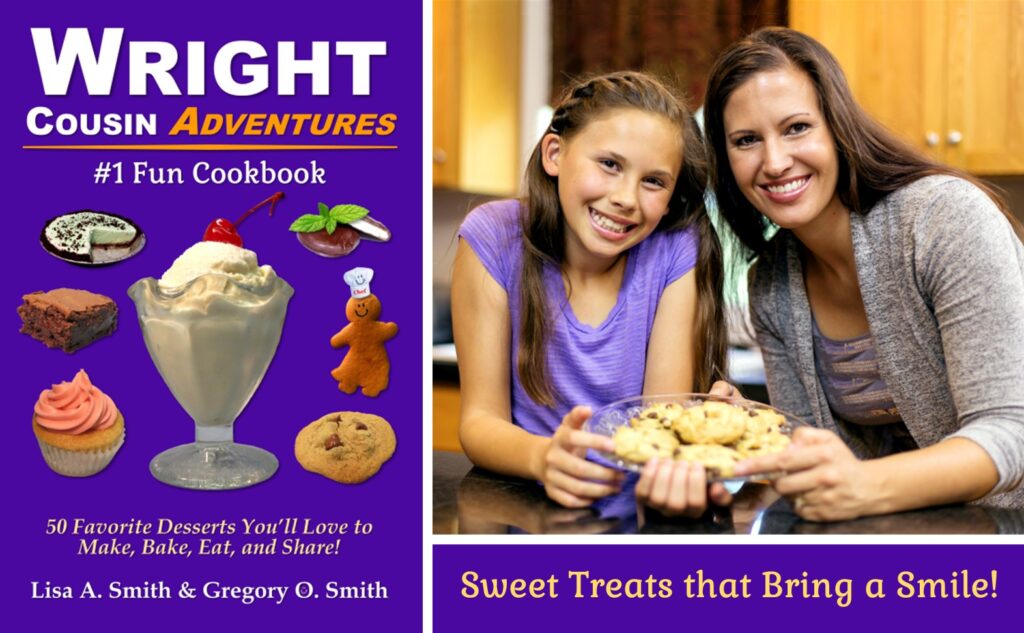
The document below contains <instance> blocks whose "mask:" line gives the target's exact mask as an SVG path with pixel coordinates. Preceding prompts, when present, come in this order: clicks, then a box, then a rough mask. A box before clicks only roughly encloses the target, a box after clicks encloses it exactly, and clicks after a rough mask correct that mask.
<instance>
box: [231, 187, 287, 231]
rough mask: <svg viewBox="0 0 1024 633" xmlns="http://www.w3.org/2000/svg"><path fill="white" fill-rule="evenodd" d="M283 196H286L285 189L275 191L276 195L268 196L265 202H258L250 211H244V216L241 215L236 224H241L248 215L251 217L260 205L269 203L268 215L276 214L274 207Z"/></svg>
mask: <svg viewBox="0 0 1024 633" xmlns="http://www.w3.org/2000/svg"><path fill="white" fill-rule="evenodd" d="M283 197H284V192H283V191H278V192H277V193H275V194H274V195H272V196H270V197H269V198H267V199H266V200H264V201H263V202H261V203H259V204H257V205H256V206H255V207H253V208H251V209H249V210H248V211H246V212H245V213H243V214H242V217H240V218H238V219H237V220H235V226H236V227H237V226H238V225H239V224H241V223H242V222H244V221H245V219H246V218H247V217H249V216H250V215H252V214H253V213H255V212H256V211H257V210H258V209H259V208H260V207H263V206H266V205H267V204H268V203H269V204H270V213H269V214H268V215H274V207H276V206H277V203H278V202H279V201H280V200H281V198H283Z"/></svg>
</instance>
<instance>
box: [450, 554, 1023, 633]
mask: <svg viewBox="0 0 1024 633" xmlns="http://www.w3.org/2000/svg"><path fill="white" fill-rule="evenodd" d="M1022 569H1024V548H1022V547H1020V546H987V545H979V546H965V545H945V546H938V545H729V546H718V545H703V546H698V545H687V546H681V545H680V546H675V545H672V546H669V545H666V546H648V545H637V546H620V545H602V546H582V545H581V546H554V545H537V546H482V545H466V546H436V547H435V548H434V585H433V591H434V630H436V631H446V632H451V631H475V630H479V628H480V623H482V622H486V623H487V630H488V631H495V632H497V631H520V630H522V627H524V626H529V625H532V626H534V627H536V628H537V630H547V629H548V628H553V626H554V625H553V624H552V623H554V622H559V623H561V624H560V625H559V626H564V625H569V624H571V626H572V627H573V628H574V629H584V630H585V629H588V628H591V627H600V628H601V629H605V630H617V629H631V628H635V627H641V628H647V627H654V626H656V627H665V628H666V629H667V630H696V628H697V627H699V628H700V629H701V630H708V629H709V628H718V627H723V628H729V629H732V628H751V627H752V628H754V629H756V630H767V631H776V630H801V629H804V628H807V627H809V626H815V627H824V628H826V629H827V630H830V631H863V630H904V629H908V628H911V627H913V628H915V629H918V630H943V631H946V630H954V629H956V628H959V627H965V626H966V627H973V626H977V625H979V624H981V623H985V622H990V623H995V622H1012V621H1014V619H1015V618H1016V610H1017V609H1016V608H1017V606H1018V605H1019V604H1020V601H1021V599H1022V598H1024V579H1022V577H1021V570H1022ZM812 623H813V624H812Z"/></svg>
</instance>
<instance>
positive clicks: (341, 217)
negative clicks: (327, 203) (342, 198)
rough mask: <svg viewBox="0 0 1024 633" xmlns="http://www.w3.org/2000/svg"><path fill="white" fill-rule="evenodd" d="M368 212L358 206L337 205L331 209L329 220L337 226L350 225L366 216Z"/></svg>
mask: <svg viewBox="0 0 1024 633" xmlns="http://www.w3.org/2000/svg"><path fill="white" fill-rule="evenodd" d="M369 213H370V210H369V209H367V208H366V207H361V206H359V205H358V204H339V205H335V206H334V207H332V208H331V218H333V219H334V220H335V221H337V222H338V224H350V223H352V222H355V221H356V220H359V219H362V218H363V217H364V216H366V215H368V214H369Z"/></svg>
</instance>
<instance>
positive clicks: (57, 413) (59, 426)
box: [35, 369, 117, 435]
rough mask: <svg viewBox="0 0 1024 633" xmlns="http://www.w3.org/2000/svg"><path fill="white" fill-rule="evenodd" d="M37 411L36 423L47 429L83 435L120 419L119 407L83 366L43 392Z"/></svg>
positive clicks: (38, 401)
mask: <svg viewBox="0 0 1024 633" xmlns="http://www.w3.org/2000/svg"><path fill="white" fill-rule="evenodd" d="M35 414H36V423H38V424H39V426H41V427H43V428H45V429H49V430H51V431H57V432H58V433H67V434H69V435H79V434H81V433H85V432H86V431H93V430H95V431H100V430H102V429H105V428H107V427H109V426H110V425H112V424H113V423H114V420H116V419H117V407H115V406H114V401H113V400H111V399H110V396H108V395H107V394H105V393H103V392H102V391H100V390H99V389H97V388H96V387H94V386H93V384H92V382H90V380H89V376H88V375H87V374H86V373H85V370H84V369H80V370H78V373H77V374H75V378H74V380H72V381H71V382H62V383H60V384H59V385H53V388H52V389H46V390H44V391H43V392H42V393H40V394H39V400H36V407H35Z"/></svg>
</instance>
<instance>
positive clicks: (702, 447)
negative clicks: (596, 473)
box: [612, 400, 789, 477]
mask: <svg viewBox="0 0 1024 633" xmlns="http://www.w3.org/2000/svg"><path fill="white" fill-rule="evenodd" d="M787 428H788V423H787V421H786V418H784V417H783V416H781V415H779V414H778V413H776V412H775V411H772V410H770V409H763V408H756V407H750V408H744V407H743V406H739V405H734V404H730V403H728V402H718V401H710V400H709V401H704V402H700V403H699V404H695V405H691V406H686V405H682V404H678V403H675V402H659V403H656V404H651V405H649V406H647V407H646V408H644V409H643V410H642V411H641V412H640V413H639V414H637V415H635V416H633V417H632V418H630V420H629V424H628V425H623V426H621V427H619V428H618V429H616V430H615V433H614V435H613V436H612V439H614V440H615V454H616V456H618V457H619V458H621V459H623V460H626V461H629V462H634V463H638V464H642V463H645V462H646V461H647V460H648V459H651V458H652V457H664V458H669V459H677V460H685V461H689V462H698V463H700V464H703V465H704V467H705V468H706V469H707V470H708V471H709V473H710V474H712V475H714V476H719V477H730V476H732V474H733V467H734V466H735V465H736V462H738V461H740V460H741V459H744V458H746V457H753V456H755V455H767V454H770V453H777V452H779V451H781V450H783V449H784V448H786V446H788V445H789V436H788V435H786V434H785V432H784V431H785V430H786V429H787Z"/></svg>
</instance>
